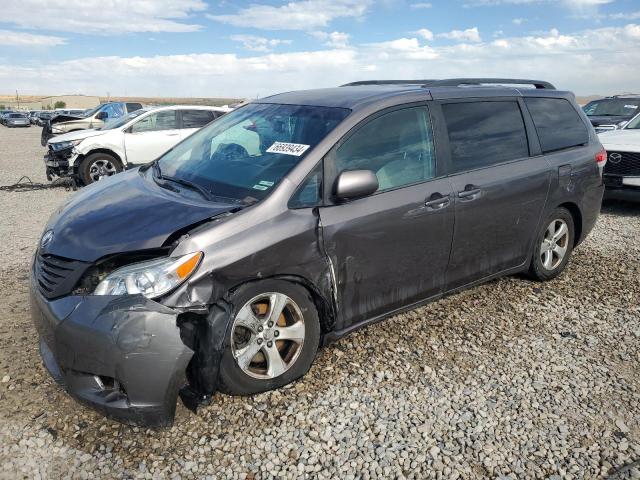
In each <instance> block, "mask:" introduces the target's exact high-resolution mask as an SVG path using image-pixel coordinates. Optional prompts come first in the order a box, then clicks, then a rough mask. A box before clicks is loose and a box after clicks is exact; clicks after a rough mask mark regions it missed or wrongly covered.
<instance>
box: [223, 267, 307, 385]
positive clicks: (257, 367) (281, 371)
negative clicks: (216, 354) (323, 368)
mask: <svg viewBox="0 0 640 480" xmlns="http://www.w3.org/2000/svg"><path fill="white" fill-rule="evenodd" d="M231 303H232V305H233V314H232V315H233V319H232V320H231V322H229V327H228V329H227V332H226V339H225V351H224V353H223V355H222V360H221V362H220V384H219V390H220V391H222V392H225V393H228V394H232V395H251V394H255V393H259V392H265V391H267V390H273V389H275V388H280V387H282V386H284V385H287V384H288V383H291V382H292V381H294V380H296V379H298V378H300V377H301V376H303V375H304V374H305V373H307V371H308V370H309V368H310V367H311V364H312V363H313V360H314V359H315V356H316V352H317V350H318V345H319V342H320V321H319V318H318V312H317V310H316V307H315V305H314V302H313V298H312V297H311V295H310V294H309V292H308V291H307V290H306V289H305V288H303V287H301V286H300V285H297V284H294V283H291V282H286V281H282V280H265V281H261V282H256V283H250V284H247V285H244V286H242V287H240V288H239V289H238V290H236V291H235V292H234V293H233V295H232V298H231Z"/></svg>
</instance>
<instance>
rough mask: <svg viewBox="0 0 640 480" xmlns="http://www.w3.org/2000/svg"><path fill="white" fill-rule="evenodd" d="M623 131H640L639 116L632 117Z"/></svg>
mask: <svg viewBox="0 0 640 480" xmlns="http://www.w3.org/2000/svg"><path fill="white" fill-rule="evenodd" d="M624 129H625V130H640V115H636V116H635V117H633V118H632V119H631V120H630V121H629V123H627V125H626V126H625V127H624Z"/></svg>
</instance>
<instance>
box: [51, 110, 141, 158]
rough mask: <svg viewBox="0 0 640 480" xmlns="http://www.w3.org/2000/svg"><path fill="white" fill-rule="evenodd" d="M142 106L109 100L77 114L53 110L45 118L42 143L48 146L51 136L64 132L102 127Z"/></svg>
mask: <svg viewBox="0 0 640 480" xmlns="http://www.w3.org/2000/svg"><path fill="white" fill-rule="evenodd" d="M141 108H142V104H140V103H136V102H109V103H102V104H100V105H98V106H97V107H95V108H93V109H91V110H89V111H87V112H82V111H78V113H77V114H75V115H71V114H64V113H57V112H52V115H51V117H49V118H48V119H46V120H44V119H43V125H42V133H41V134H40V144H41V145H42V146H43V147H46V146H47V142H48V141H49V139H50V138H52V137H55V136H56V135H61V134H63V133H69V132H76V131H78V130H87V129H97V128H102V127H103V126H104V125H105V123H106V122H107V121H109V120H114V119H117V118H120V117H123V116H124V115H126V114H127V113H131V112H135V111H136V110H140V109H141ZM41 118H42V117H41Z"/></svg>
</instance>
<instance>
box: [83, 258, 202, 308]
mask: <svg viewBox="0 0 640 480" xmlns="http://www.w3.org/2000/svg"><path fill="white" fill-rule="evenodd" d="M202 257H203V254H202V252H195V253H189V254H187V255H182V256H181V257H165V258H158V259H155V260H149V261H146V262H140V263H134V264H132V265H127V266H126V267H122V268H119V269H118V270H116V271H114V272H112V273H110V274H109V275H107V276H106V278H105V279H104V280H102V281H101V282H100V283H99V284H98V286H97V287H96V289H95V291H94V292H93V294H94V295H136V294H141V295H144V296H145V297H147V298H155V297H159V296H160V295H164V294H165V293H167V292H169V291H171V290H173V289H174V288H176V287H177V286H178V285H180V284H181V283H182V282H184V281H185V280H186V279H187V278H189V277H190V276H191V274H192V273H193V272H195V271H196V268H198V265H199V264H200V260H202Z"/></svg>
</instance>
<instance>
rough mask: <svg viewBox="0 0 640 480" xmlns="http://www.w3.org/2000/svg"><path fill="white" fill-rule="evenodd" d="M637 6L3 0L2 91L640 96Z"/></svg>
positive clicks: (629, 0) (591, 1) (558, 1)
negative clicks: (545, 90)
mask: <svg viewBox="0 0 640 480" xmlns="http://www.w3.org/2000/svg"><path fill="white" fill-rule="evenodd" d="M639 47H640V2H639V1H638V0H461V1H444V0H432V1H430V2H427V1H420V0H383V1H380V2H375V1H372V0H335V1H328V0H302V1H291V2H266V1H265V2H261V1H260V0H254V1H253V2H233V3H232V2H226V1H210V2H206V1H204V0H140V1H128V0H108V1H107V0H65V1H58V2H51V1H49V0H3V1H2V5H1V6H0V92H3V93H9V92H12V91H14V90H15V89H18V90H19V91H20V92H22V93H24V94H57V93H85V94H98V95H106V93H107V92H109V93H111V94H112V95H144V96H243V97H244V96H246V97H255V96H263V95H267V94H271V93H275V92H278V91H282V90H291V89H300V88H315V87H322V86H332V85H338V84H340V83H344V82H347V81H353V80H358V79H367V78H397V77H403V78H444V77H451V76H506V77H523V76H524V77H531V78H540V79H545V80H550V81H552V82H554V83H556V84H557V85H558V86H559V87H561V88H567V89H571V90H573V91H575V92H576V93H577V94H596V93H598V94H610V93H616V92H621V91H640V85H638V83H640V75H639V74H640V48H639Z"/></svg>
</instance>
